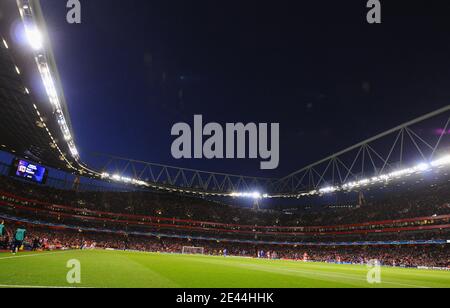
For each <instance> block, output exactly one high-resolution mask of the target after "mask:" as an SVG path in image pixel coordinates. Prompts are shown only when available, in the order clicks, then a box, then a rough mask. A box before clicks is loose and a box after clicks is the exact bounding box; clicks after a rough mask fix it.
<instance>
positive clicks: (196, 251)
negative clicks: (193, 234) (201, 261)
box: [182, 246, 205, 255]
mask: <svg viewBox="0 0 450 308" xmlns="http://www.w3.org/2000/svg"><path fill="white" fill-rule="evenodd" d="M182 253H183V254H184V255H203V254H205V248H203V247H188V246H183V252H182Z"/></svg>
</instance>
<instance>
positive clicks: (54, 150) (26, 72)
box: [0, 0, 88, 172]
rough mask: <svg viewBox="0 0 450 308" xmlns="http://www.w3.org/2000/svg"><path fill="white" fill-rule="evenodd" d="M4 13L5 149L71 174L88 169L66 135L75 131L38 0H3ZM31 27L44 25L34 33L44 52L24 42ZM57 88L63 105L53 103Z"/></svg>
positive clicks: (0, 65)
mask: <svg viewBox="0 0 450 308" xmlns="http://www.w3.org/2000/svg"><path fill="white" fill-rule="evenodd" d="M19 8H20V10H19ZM0 12H1V14H0V16H1V19H0V29H1V30H0V35H1V46H0V108H1V110H2V112H1V113H0V146H1V150H4V151H7V152H11V153H13V154H15V155H18V156H23V157H26V158H29V159H33V160H35V161H37V162H39V163H42V164H46V165H48V166H52V167H55V168H58V169H64V170H66V171H70V172H75V171H78V172H80V171H81V172H85V171H88V170H87V169H84V166H83V165H82V164H81V163H80V162H79V161H78V153H77V152H76V151H73V149H71V146H70V143H69V142H68V139H69V138H67V135H69V136H70V140H73V138H74V137H73V136H74V135H73V132H72V126H71V122H70V116H69V112H68V109H67V104H66V101H65V98H64V93H63V90H62V86H61V82H60V78H59V74H58V70H57V67H56V63H55V60H54V57H53V53H52V48H51V45H50V40H49V39H48V36H47V31H46V27H45V22H44V19H43V16H42V12H41V9H40V5H39V1H34V0H32V1H28V0H20V1H18V2H17V3H16V1H2V2H1V3H0ZM19 21H22V22H21V23H20V22H19ZM19 24H20V26H18V25H19ZM27 27H28V28H27ZM30 27H31V28H32V27H36V28H38V29H39V33H38V34H37V33H35V34H34V35H36V36H37V35H38V36H39V39H40V40H41V41H42V45H43V46H42V47H41V50H37V49H35V48H33V46H28V45H27V46H23V45H21V44H20V43H19V42H20V41H21V39H25V36H27V35H29V31H30V29H29V28H30ZM46 73H47V74H48V75H49V76H50V77H46V76H45V74H46ZM37 76H41V78H42V81H43V82H44V85H45V86H46V87H47V88H46V89H45V91H44V89H41V88H42V82H40V83H39V86H34V85H35V84H36V82H35V80H36V77H37ZM45 78H48V79H50V80H51V86H53V88H51V89H48V80H46V79H45ZM49 90H50V91H49ZM52 90H53V91H54V93H55V96H57V99H58V104H55V103H54V102H52V95H51V94H52V93H51V91H52ZM41 92H42V93H41ZM63 125H64V128H65V129H62V127H63Z"/></svg>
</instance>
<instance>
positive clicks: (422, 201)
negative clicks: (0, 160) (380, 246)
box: [0, 177, 450, 227]
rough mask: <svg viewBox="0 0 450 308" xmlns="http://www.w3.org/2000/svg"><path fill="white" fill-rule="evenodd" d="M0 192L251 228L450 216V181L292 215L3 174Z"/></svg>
mask: <svg viewBox="0 0 450 308" xmlns="http://www.w3.org/2000/svg"><path fill="white" fill-rule="evenodd" d="M0 191H5V192H9V193H13V194H16V195H19V196H21V197H24V198H29V199H32V200H40V201H46V202H50V203H54V204H58V205H65V206H72V207H75V208H79V209H86V210H95V211H104V212H112V213H122V214H134V215H147V216H153V217H165V218H175V219H187V220H195V221H208V222H217V223H227V224H240V225H253V226H305V227H306V226H332V225H340V224H356V223H365V222H372V221H383V220H395V219H404V218H416V217H432V216H439V215H449V214H450V182H446V183H441V184H435V185H432V186H431V187H426V188H423V189H420V190H414V191H408V192H406V193H405V192H403V193H396V194H389V195H388V197H386V196H385V197H384V198H383V197H382V198H377V199H369V200H368V201H366V202H365V204H358V203H357V202H356V201H355V202H354V206H352V207H346V208H336V207H323V206H322V207H318V208H315V207H308V208H304V207H298V208H297V209H295V210H291V211H289V212H288V213H287V212H286V211H281V210H266V211H257V212H255V211H253V210H252V209H249V208H241V207H236V206H232V205H229V204H224V203H222V202H217V201H216V200H206V199H203V198H195V197H191V196H187V195H179V194H175V193H161V192H149V191H133V192H77V191H75V190H56V189H53V188H50V187H46V186H37V185H31V184H29V183H24V182H18V181H16V180H12V179H10V178H7V177H0ZM367 199H368V198H367ZM231 202H232V201H231Z"/></svg>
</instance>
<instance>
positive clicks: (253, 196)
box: [230, 191, 269, 200]
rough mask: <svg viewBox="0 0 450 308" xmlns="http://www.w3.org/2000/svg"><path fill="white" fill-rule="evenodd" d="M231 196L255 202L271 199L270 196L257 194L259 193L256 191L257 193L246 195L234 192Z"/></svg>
mask: <svg viewBox="0 0 450 308" xmlns="http://www.w3.org/2000/svg"><path fill="white" fill-rule="evenodd" d="M230 196H231V197H235V198H251V199H255V200H258V199H263V198H268V197H269V195H267V194H264V195H263V194H261V193H260V192H257V191H255V192H245V193H242V192H233V193H231V194H230Z"/></svg>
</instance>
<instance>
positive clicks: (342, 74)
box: [41, 0, 450, 176]
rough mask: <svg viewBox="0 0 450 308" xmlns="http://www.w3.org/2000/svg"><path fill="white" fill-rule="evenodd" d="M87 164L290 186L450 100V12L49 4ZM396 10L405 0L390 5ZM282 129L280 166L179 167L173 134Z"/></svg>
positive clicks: (144, 0)
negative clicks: (148, 165)
mask: <svg viewBox="0 0 450 308" xmlns="http://www.w3.org/2000/svg"><path fill="white" fill-rule="evenodd" d="M41 2H42V6H43V10H44V14H45V16H46V19H47V22H48V28H49V32H50V37H51V39H52V44H53V48H54V52H55V56H56V60H57V63H58V67H59V70H60V74H61V77H62V82H63V86H64V90H65V94H66V98H67V101H68V104H69V109H70V114H71V118H72V122H73V127H74V131H75V135H76V138H77V144H78V146H79V148H80V152H81V154H82V157H84V158H85V159H86V160H89V159H90V158H89V155H90V153H91V152H104V153H109V154H115V155H119V156H125V157H129V158H135V159H140V160H146V161H151V162H159V163H167V164H174V165H177V166H183V167H193V168H200V169H206V170H212V171H225V172H233V173H235V172H239V173H244V174H250V175H264V176H278V175H284V174H286V173H288V172H291V171H294V170H296V169H299V168H300V167H302V166H303V165H305V164H307V163H311V162H314V161H316V160H318V159H320V158H322V157H323V156H326V155H329V154H332V153H334V152H335V151H337V150H341V149H343V148H345V147H347V146H350V145H352V144H354V143H356V142H359V141H361V140H362V139H365V138H367V137H370V136H372V135H374V134H376V133H379V132H381V131H384V130H387V129H389V128H391V127H393V126H395V125H398V124H400V123H402V122H405V121H407V120H410V119H412V118H415V117H417V116H419V115H422V114H424V113H426V112H429V111H432V110H434V109H437V108H439V107H442V106H444V105H446V104H448V103H449V101H450V87H449V86H448V85H449V84H450V57H449V56H448V55H449V54H450V40H449V39H448V38H449V37H450V35H449V34H450V33H449V32H450V26H449V21H448V12H450V5H449V4H448V1H447V2H444V1H434V2H433V1H427V2H426V3H427V6H426V7H425V6H424V3H425V1H422V2H423V5H418V4H417V2H416V1H414V2H415V3H414V4H413V3H410V2H411V1H403V0H402V1H400V0H399V1H383V24H381V25H368V24H367V23H366V20H365V18H366V12H367V9H366V8H365V3H366V1H363V0H359V1H349V0H346V1H276V2H275V1H270V2H269V1H261V0H258V1H255V0H246V1H235V0H227V1H211V0H209V1H206V0H192V1H176V0H158V1H155V0H127V1H119V0H85V1H83V0H82V1H81V2H82V24H81V25H69V24H67V23H66V20H65V15H66V8H65V1H61V0H41ZM392 2H395V4H394V3H392ZM194 114H203V115H204V117H205V121H214V122H220V123H225V122H249V121H252V122H280V124H281V161H280V167H279V169H278V170H275V171H274V172H265V173H262V172H260V171H259V161H229V162H225V161H204V160H202V161H194V160H184V161H175V160H173V159H172V158H171V155H170V145H171V142H172V141H173V137H171V136H170V129H171V127H172V125H173V124H175V123H176V122H180V121H185V122H191V121H192V118H193V115H194Z"/></svg>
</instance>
